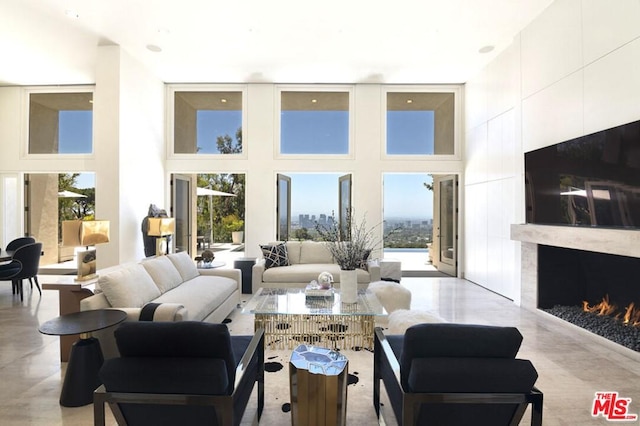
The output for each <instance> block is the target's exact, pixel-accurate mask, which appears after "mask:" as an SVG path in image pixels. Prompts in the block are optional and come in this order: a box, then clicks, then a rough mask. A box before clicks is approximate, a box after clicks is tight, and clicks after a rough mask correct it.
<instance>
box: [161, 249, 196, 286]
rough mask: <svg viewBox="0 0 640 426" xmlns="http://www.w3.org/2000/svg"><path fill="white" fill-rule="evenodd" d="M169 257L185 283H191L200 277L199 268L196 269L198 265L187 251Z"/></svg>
mask: <svg viewBox="0 0 640 426" xmlns="http://www.w3.org/2000/svg"><path fill="white" fill-rule="evenodd" d="M167 257H168V258H169V260H170V261H172V262H173V265H174V266H175V267H176V269H177V270H178V272H179V273H180V276H181V277H182V280H183V281H189V280H190V279H193V278H195V277H197V276H198V275H200V273H199V272H198V268H196V263H195V262H194V261H193V260H192V259H191V258H190V257H189V253H187V252H186V251H181V252H178V253H172V254H170V255H168V256H167Z"/></svg>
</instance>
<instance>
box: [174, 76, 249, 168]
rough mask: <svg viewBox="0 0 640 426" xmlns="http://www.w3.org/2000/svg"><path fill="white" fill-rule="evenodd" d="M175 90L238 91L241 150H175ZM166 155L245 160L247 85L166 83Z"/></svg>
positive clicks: (246, 153) (180, 157)
mask: <svg viewBox="0 0 640 426" xmlns="http://www.w3.org/2000/svg"><path fill="white" fill-rule="evenodd" d="M176 92H211V93H216V92H240V93H241V95H242V112H241V117H242V126H241V127H242V152H241V153H238V154H220V153H216V154H214V153H211V154H198V153H193V154H181V153H176V152H175V151H174V150H175V140H174V137H175V133H174V128H175V94H176ZM165 96H166V98H165V102H166V106H167V107H166V113H167V117H166V128H165V133H166V149H167V151H166V155H167V159H173V160H177V159H179V160H211V159H222V158H226V159H240V160H246V159H247V158H248V151H249V143H248V140H249V132H248V131H247V127H248V126H247V117H248V114H247V85H246V84H224V85H221V84H170V85H167V89H166V94H165Z"/></svg>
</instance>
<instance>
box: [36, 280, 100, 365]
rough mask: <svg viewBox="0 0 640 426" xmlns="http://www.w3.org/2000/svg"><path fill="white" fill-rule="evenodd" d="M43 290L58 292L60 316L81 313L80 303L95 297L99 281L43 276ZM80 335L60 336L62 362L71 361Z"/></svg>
mask: <svg viewBox="0 0 640 426" xmlns="http://www.w3.org/2000/svg"><path fill="white" fill-rule="evenodd" d="M40 279H41V280H42V289H43V290H58V292H59V298H58V304H59V313H60V315H66V314H71V313H73V312H80V301H81V300H82V299H84V298H86V297H89V296H91V295H93V293H94V290H95V286H96V283H97V282H98V279H97V278H95V279H92V280H87V281H76V276H75V275H41V276H40ZM78 337H79V336H78V335H63V336H60V361H63V362H67V361H69V352H70V350H71V346H72V345H73V343H74V342H75V341H76V340H77V339H78Z"/></svg>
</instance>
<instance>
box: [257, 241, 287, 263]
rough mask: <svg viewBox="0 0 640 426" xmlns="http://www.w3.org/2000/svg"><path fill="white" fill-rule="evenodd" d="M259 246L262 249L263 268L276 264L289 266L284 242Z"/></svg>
mask: <svg viewBox="0 0 640 426" xmlns="http://www.w3.org/2000/svg"><path fill="white" fill-rule="evenodd" d="M260 248H261V249H262V255H263V256H264V260H265V262H264V268H265V269H269V268H273V267H277V266H289V257H288V255H287V246H286V244H285V243H280V244H274V245H270V244H269V245H261V246H260Z"/></svg>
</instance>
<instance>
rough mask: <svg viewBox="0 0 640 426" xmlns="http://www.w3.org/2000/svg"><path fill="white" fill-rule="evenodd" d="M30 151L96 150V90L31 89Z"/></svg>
mask: <svg viewBox="0 0 640 426" xmlns="http://www.w3.org/2000/svg"><path fill="white" fill-rule="evenodd" d="M28 153H29V154H91V153H93V93H92V92H74V93H70V92H67V93H30V94H29V141H28Z"/></svg>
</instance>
